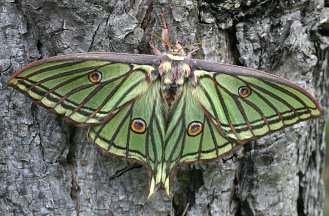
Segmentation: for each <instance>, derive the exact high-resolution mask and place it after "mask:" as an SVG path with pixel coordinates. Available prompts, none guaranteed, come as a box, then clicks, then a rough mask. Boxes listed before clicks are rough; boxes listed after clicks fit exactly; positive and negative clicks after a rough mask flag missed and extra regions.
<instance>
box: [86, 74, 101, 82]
mask: <svg viewBox="0 0 329 216" xmlns="http://www.w3.org/2000/svg"><path fill="white" fill-rule="evenodd" d="M88 78H89V80H90V82H92V83H98V82H100V81H101V80H102V73H101V72H99V71H93V72H91V73H90V74H89V76H88Z"/></svg>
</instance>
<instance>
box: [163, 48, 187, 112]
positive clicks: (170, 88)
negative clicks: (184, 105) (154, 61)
mask: <svg viewBox="0 0 329 216" xmlns="http://www.w3.org/2000/svg"><path fill="white" fill-rule="evenodd" d="M162 56H163V57H162V60H161V61H160V64H159V66H158V73H159V75H160V76H161V88H160V91H161V95H162V97H163V99H164V100H165V101H166V103H167V105H168V106H169V107H171V106H172V105H173V104H174V103H175V102H176V101H177V100H178V99H179V98H180V96H181V94H182V91H183V85H184V83H185V81H186V80H187V79H188V77H189V75H190V72H191V68H190V66H189V64H188V59H187V58H186V56H183V55H181V54H177V55H173V54H163V55H162Z"/></svg>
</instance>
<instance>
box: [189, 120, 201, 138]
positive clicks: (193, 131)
mask: <svg viewBox="0 0 329 216" xmlns="http://www.w3.org/2000/svg"><path fill="white" fill-rule="evenodd" d="M202 129H203V125H202V123H201V122H199V121H194V122H191V123H190V124H189V125H188V128H187V134H188V135H190V136H197V135H199V134H200V133H201V132H202Z"/></svg>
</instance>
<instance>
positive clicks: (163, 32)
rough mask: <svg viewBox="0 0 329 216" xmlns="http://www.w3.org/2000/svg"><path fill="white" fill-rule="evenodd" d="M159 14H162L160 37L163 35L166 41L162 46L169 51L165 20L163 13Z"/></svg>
mask: <svg viewBox="0 0 329 216" xmlns="http://www.w3.org/2000/svg"><path fill="white" fill-rule="evenodd" d="M161 16H162V22H163V30H162V37H163V40H164V41H166V43H165V44H164V47H165V49H166V50H167V51H169V50H170V46H169V44H168V39H169V36H168V29H167V24H166V20H165V17H164V15H163V13H161Z"/></svg>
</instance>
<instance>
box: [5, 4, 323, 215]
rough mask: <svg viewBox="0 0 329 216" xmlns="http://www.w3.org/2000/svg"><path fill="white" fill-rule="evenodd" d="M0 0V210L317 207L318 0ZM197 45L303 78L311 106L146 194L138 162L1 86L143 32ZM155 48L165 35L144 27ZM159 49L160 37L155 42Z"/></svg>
mask: <svg viewBox="0 0 329 216" xmlns="http://www.w3.org/2000/svg"><path fill="white" fill-rule="evenodd" d="M219 2H221V3H215V2H214V1H211V0H208V1H198V0H179V1H169V2H167V1H161V0H159V1H158V0H153V1H152V0H145V1H142V0H139V1H128V0H124V1H119V0H116V1H115V0H109V1H106V0H95V1H87V0H81V1H68V0H61V1H57V0H46V1H43V0H17V1H13V0H4V1H2V2H1V3H0V47H1V49H0V79H1V85H0V110H1V111H2V112H1V118H0V131H1V137H0V149H1V151H0V170H1V175H0V182H1V184H0V215H45V214H50V215H182V214H186V215H206V214H207V215H248V216H250V215H321V214H322V203H323V196H324V187H323V182H322V179H321V173H322V170H323V165H324V163H323V161H324V154H325V149H324V148H325V145H324V141H323V140H324V128H325V127H324V125H325V121H326V116H327V110H328V104H329V97H328V89H329V79H328V54H329V53H328V45H329V43H328V41H329V21H328V17H329V9H328V7H329V5H328V3H324V1H323V0H288V1H272V0H266V1H259V0H251V1H243V0H241V1H240V0H237V1H234V3H232V2H233V1H230V0H224V1H219ZM160 13H164V15H165V17H166V21H167V25H168V29H169V38H170V42H172V43H174V41H175V40H176V39H179V40H181V41H182V44H183V45H188V44H192V43H196V42H204V41H209V43H207V44H203V45H201V46H200V47H201V49H200V50H199V51H198V52H197V53H196V54H195V55H194V56H193V57H194V58H199V59H206V60H212V61H216V62H223V63H231V64H237V65H242V66H247V67H251V68H257V69H260V70H265V71H267V72H269V73H272V74H277V75H279V76H281V77H284V78H287V79H289V80H291V81H293V82H295V83H297V84H299V85H300V86H302V87H304V88H305V89H306V90H308V91H309V92H310V93H312V95H314V96H315V98H316V99H317V100H318V101H319V103H320V105H321V107H322V108H323V111H324V113H323V115H322V116H321V117H320V118H317V119H314V120H309V121H306V122H302V123H299V124H296V125H294V126H292V127H289V128H286V129H284V130H281V131H278V132H276V133H273V134H271V135H269V136H266V137H263V138H261V139H259V140H256V141H253V142H251V143H248V144H245V145H244V146H242V147H240V148H239V150H238V151H237V152H235V153H234V154H233V155H230V156H228V157H226V158H225V159H224V160H219V161H217V162H212V163H204V164H199V165H193V166H186V167H183V168H182V169H181V170H179V171H178V172H177V173H176V177H175V178H174V180H173V184H172V188H171V199H168V198H166V197H165V195H164V194H163V193H162V192H161V191H159V192H157V193H156V194H155V196H154V197H153V198H152V199H151V200H150V201H148V202H147V201H146V196H147V187H148V179H147V177H148V174H147V171H146V170H144V169H143V168H141V167H139V166H135V165H134V164H132V163H128V162H125V161H121V160H118V159H113V158H109V157H107V156H106V155H103V154H102V153H101V152H99V151H98V150H96V149H95V148H94V147H93V146H92V144H91V143H89V142H88V140H87V139H86V133H87V129H82V128H75V127H73V126H70V125H69V124H67V123H65V122H64V121H62V120H61V118H60V116H56V115H54V114H51V113H49V112H48V111H47V110H46V109H44V108H42V107H40V106H38V105H35V104H34V103H33V102H31V100H29V99H27V98H26V97H25V96H23V95H22V94H20V93H18V92H17V91H15V90H13V89H11V88H8V86H7V81H8V79H9V77H10V76H11V75H12V74H13V73H14V72H15V71H17V70H18V69H19V68H21V67H23V66H24V65H26V64H28V63H30V62H32V61H35V60H38V59H41V58H45V57H49V56H55V55H59V54H69V53H75V52H92V51H110V52H121V53H144V54H149V53H152V49H151V48H150V47H149V46H148V43H147V40H148V38H149V33H151V32H152V33H154V34H156V35H161V30H162V28H163V24H162V20H161V17H160ZM152 41H153V44H154V45H155V46H156V47H158V48H159V49H162V42H161V41H160V40H157V39H156V38H152ZM162 50H163V49H162Z"/></svg>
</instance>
